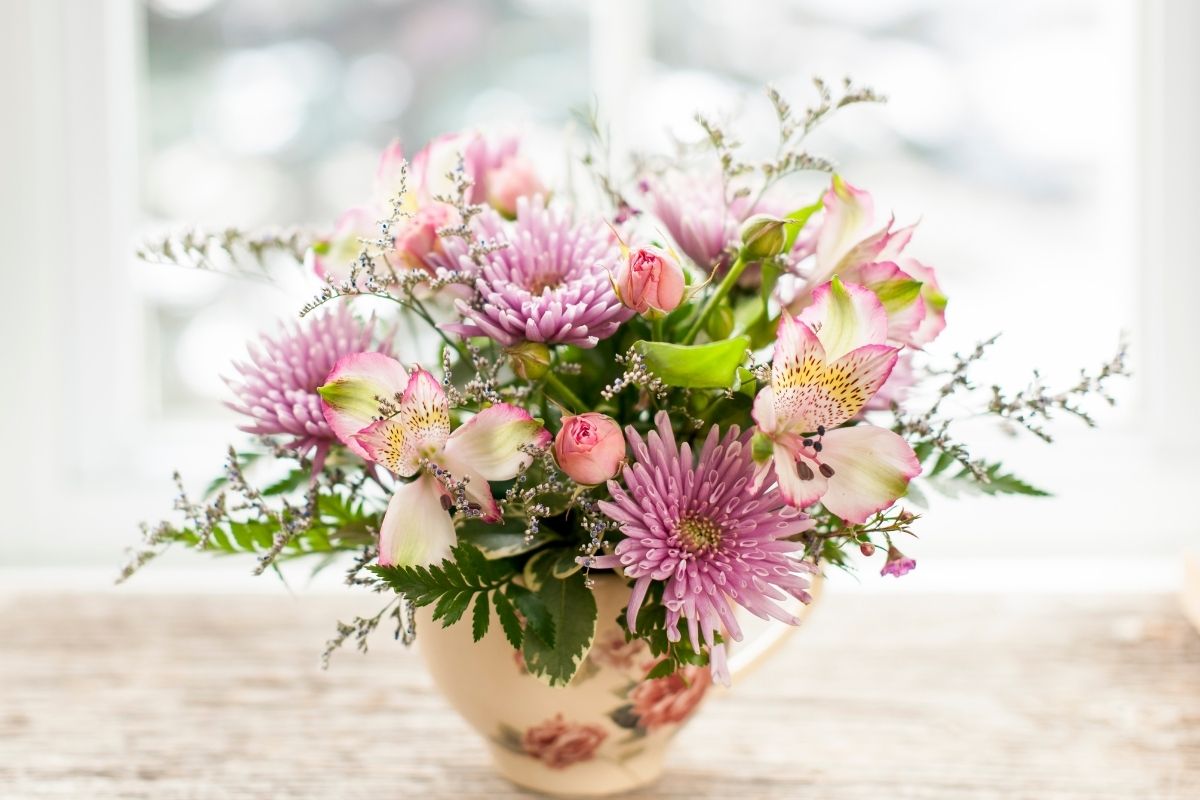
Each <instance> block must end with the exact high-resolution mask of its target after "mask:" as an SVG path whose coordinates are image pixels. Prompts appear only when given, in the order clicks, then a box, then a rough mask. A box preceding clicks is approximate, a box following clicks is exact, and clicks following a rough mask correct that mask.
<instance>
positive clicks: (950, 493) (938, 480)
mask: <svg viewBox="0 0 1200 800" xmlns="http://www.w3.org/2000/svg"><path fill="white" fill-rule="evenodd" d="M1001 468H1002V467H1001V465H1000V464H998V463H996V464H989V465H986V466H985V467H984V470H983V471H984V474H986V475H987V476H988V480H987V481H986V482H984V481H980V480H979V479H977V478H976V477H975V476H974V475H973V474H972V473H971V471H970V470H968V469H963V470H961V471H959V472H957V473H955V474H953V475H946V474H942V475H940V476H934V475H931V476H930V477H929V478H927V479H925V483H926V484H927V485H929V486H931V487H933V488H934V489H936V490H937V491H938V493H939V494H942V495H944V496H946V497H960V496H963V495H980V494H984V495H992V496H995V495H1005V494H1019V495H1025V496H1027V497H1049V496H1050V493H1049V492H1047V491H1045V490H1044V489H1039V488H1038V487H1036V486H1033V485H1032V484H1029V483H1026V482H1025V481H1023V480H1022V479H1020V478H1018V477H1017V476H1016V475H1013V474H1011V473H1007V472H1001Z"/></svg>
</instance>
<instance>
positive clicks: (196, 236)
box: [135, 227, 313, 281]
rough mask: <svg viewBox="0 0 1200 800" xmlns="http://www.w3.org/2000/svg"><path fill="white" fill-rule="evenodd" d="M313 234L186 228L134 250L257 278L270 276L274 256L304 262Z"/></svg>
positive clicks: (153, 258)
mask: <svg viewBox="0 0 1200 800" xmlns="http://www.w3.org/2000/svg"><path fill="white" fill-rule="evenodd" d="M312 238H313V237H312V235H311V234H310V233H309V232H308V231H305V230H302V229H300V228H295V227H292V228H267V229H264V230H261V231H247V230H243V229H241V228H222V229H220V230H209V229H204V228H185V229H183V230H177V231H170V232H168V233H166V234H163V235H161V236H157V237H152V238H149V239H146V240H145V241H143V242H142V243H141V244H140V245H139V246H138V248H137V250H136V251H135V254H136V255H137V257H138V258H139V259H140V260H142V261H145V262H147V263H150V264H165V265H171V266H179V267H186V268H189V269H199V270H204V271H208V272H217V273H222V274H227V275H234V276H237V277H243V278H251V279H255V280H267V281H269V280H271V276H270V272H269V261H270V259H271V258H272V257H279V258H282V259H286V260H288V261H290V262H293V263H295V264H302V263H303V262H304V259H305V254H306V253H307V252H308V249H309V248H310V247H311V246H312Z"/></svg>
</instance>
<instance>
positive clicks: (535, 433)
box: [445, 403, 550, 481]
mask: <svg viewBox="0 0 1200 800" xmlns="http://www.w3.org/2000/svg"><path fill="white" fill-rule="evenodd" d="M549 443H550V432H549V431H548V430H546V429H545V428H544V427H542V424H541V423H540V422H538V421H537V420H535V419H534V418H533V417H531V416H529V412H528V411H526V410H525V409H523V408H518V407H517V406H513V405H509V404H508V403H498V404H496V405H494V406H491V407H490V408H485V409H484V410H483V411H480V412H479V413H478V414H476V415H475V416H473V417H471V419H469V420H467V422H466V423H465V424H464V425H462V426H461V427H460V428H458V430H456V431H454V433H452V434H450V438H449V439H448V440H447V441H446V447H445V455H446V457H447V458H450V459H452V460H453V461H454V462H455V463H458V464H462V465H466V466H469V467H470V468H471V469H472V470H473V471H475V472H478V473H479V474H480V475H482V476H483V477H484V478H485V479H486V480H489V481H504V480H508V479H509V478H512V477H515V476H516V474H517V473H518V472H520V471H521V470H522V469H524V468H525V467H527V466H529V463H530V461H532V460H533V457H532V456H530V455H529V454H528V453H526V452H524V451H523V450H522V449H521V448H522V446H525V445H536V446H538V447H545V446H546V445H548V444H549Z"/></svg>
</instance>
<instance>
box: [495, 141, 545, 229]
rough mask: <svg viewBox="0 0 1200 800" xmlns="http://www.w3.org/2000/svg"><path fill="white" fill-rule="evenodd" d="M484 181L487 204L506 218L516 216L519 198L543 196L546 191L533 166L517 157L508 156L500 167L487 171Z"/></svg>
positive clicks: (526, 160)
mask: <svg viewBox="0 0 1200 800" xmlns="http://www.w3.org/2000/svg"><path fill="white" fill-rule="evenodd" d="M485 181H486V183H487V201H488V203H490V204H491V206H492V208H494V209H496V210H497V211H499V212H500V213H501V214H503V215H504V216H506V217H515V216H516V214H517V200H519V199H520V198H522V197H532V196H533V195H535V194H544V193H545V191H546V187H545V186H543V185H542V181H541V179H540V178H538V175H537V172H535V171H534V169H533V164H530V163H529V161H528V159H525V158H523V157H521V156H518V155H512V156H509V157H508V158H506V159H504V161H503V162H501V164H500V166H498V167H496V168H495V169H492V170H489V171H488V173H487V177H486V178H485Z"/></svg>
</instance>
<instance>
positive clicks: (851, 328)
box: [753, 277, 921, 523]
mask: <svg viewBox="0 0 1200 800" xmlns="http://www.w3.org/2000/svg"><path fill="white" fill-rule="evenodd" d="M813 298H814V303H813V305H812V306H810V307H809V308H807V309H805V311H804V312H803V313H802V314H801V315H800V316H799V317H792V316H791V315H790V314H787V313H784V314H783V316H782V318H781V319H780V322H779V338H778V340H777V341H776V343H775V354H774V359H773V361H772V365H771V383H770V385H769V386H767V387H765V388H764V389H763V390H762V391H760V392H759V393H758V396H757V397H755V399H754V409H753V415H754V420H755V422H756V423H758V429H759V432H760V434H761V435H762V437H763V438H764V439H765V442H763V443H764V444H769V447H762V446H757V447H756V448H755V455H756V460H757V461H758V462H759V468H760V472H759V479H760V480H762V479H765V476H766V472H767V468H768V467H769V466H771V465H772V464H773V465H774V468H775V477H776V480H777V481H778V482H779V489H780V492H781V493H782V494H783V496H784V498H785V499H786V500H787V501H788V502H789V503H790V504H791V505H793V506H795V507H796V508H805V507H807V506H809V505H812V504H813V503H816V502H817V501H820V502H821V503H822V504H823V505H824V506H825V508H827V509H828V510H829V511H830V512H832V513H833V514H836V515H837V516H839V517H841V518H842V519H844V520H846V521H847V522H852V523H862V522H866V521H867V519H868V518H869V517H870V516H871V515H872V514H874V513H875V512H876V511H880V510H882V509H884V508H887V507H888V506H890V505H891V504H892V503H893V502H895V501H896V499H897V498H899V497H901V496H903V495H904V493H905V492H906V491H907V488H908V482H909V480H911V479H912V478H913V477H915V476H916V475H918V474H920V472H921V465H920V462H918V461H917V457H916V455H915V454H914V453H913V450H912V448H911V447H910V446H909V444H908V442H906V441H904V439H903V438H901V437H900V436H898V435H896V434H895V433H893V432H892V431H889V430H887V429H885V428H879V427H876V426H874V425H868V424H865V423H863V424H857V425H851V426H847V427H838V426H840V425H843V423H845V422H847V421H849V420H851V419H853V418H854V417H855V416H856V415H857V414H858V413H859V412H860V411H862V409H863V407H864V406H865V405H866V403H867V401H868V400H870V399H871V397H872V395H874V394H875V392H877V391H878V390H879V388H880V387H881V386H883V383H884V381H886V380H887V378H888V375H890V374H891V371H892V368H893V367H894V366H895V364H896V359H897V357H898V353H899V350H898V348H895V347H892V346H890V345H887V344H885V343H884V342H885V341H886V340H887V336H888V317H887V312H886V311H885V310H884V307H883V305H882V304H881V303H880V302H879V299H878V298H877V297H876V296H875V295H874V294H873V293H872V292H871V291H870V290H869V289H867V288H865V287H863V286H859V285H855V284H843V283H842V282H841V280H839V279H838V278H836V277H835V278H834V279H833V280H832V281H830V282H829V283H826V284H824V285H822V286H820V287H818V288H817V290H816V291H815V292H813Z"/></svg>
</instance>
